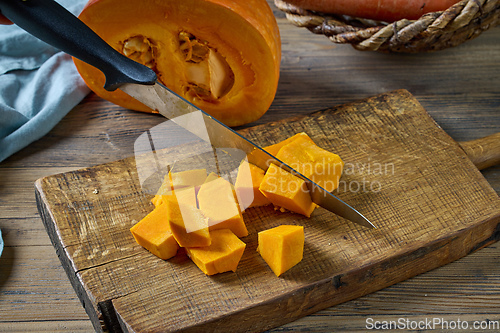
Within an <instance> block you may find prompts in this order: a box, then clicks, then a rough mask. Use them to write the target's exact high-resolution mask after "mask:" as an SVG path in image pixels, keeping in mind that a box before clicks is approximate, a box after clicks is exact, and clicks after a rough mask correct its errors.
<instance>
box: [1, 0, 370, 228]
mask: <svg viewBox="0 0 500 333" xmlns="http://www.w3.org/2000/svg"><path fill="white" fill-rule="evenodd" d="M0 12H1V13H2V14H3V15H4V16H6V17H7V18H8V19H10V20H11V21H12V22H14V23H15V24H17V25H18V26H19V27H21V28H23V29H24V30H26V31H27V32H29V33H30V34H32V35H34V36H36V37H38V38H40V39H41V40H43V41H45V42H47V43H49V44H51V45H53V46H55V47H56V48H58V49H60V50H62V51H64V52H66V53H68V54H70V55H72V56H74V57H76V58H78V59H80V60H82V61H84V62H86V63H88V64H90V65H92V66H94V67H96V68H98V69H99V70H101V71H102V72H103V74H104V75H105V77H106V83H105V86H104V88H105V89H107V90H109V91H113V90H115V89H117V88H120V89H121V90H123V91H124V92H126V93H127V94H129V95H130V96H132V97H134V98H136V99H137V100H139V101H141V102H142V103H143V104H145V105H147V106H149V107H150V108H152V109H154V110H157V111H158V112H159V113H161V114H162V115H163V116H165V117H167V118H169V119H171V120H173V121H175V119H176V117H178V116H182V115H186V114H189V113H199V115H201V117H202V119H203V122H204V125H205V127H206V129H205V128H203V130H202V132H203V133H204V134H205V135H204V136H205V137H203V135H202V136H200V137H201V139H204V140H206V141H209V143H210V144H211V145H213V146H214V147H216V148H237V149H240V150H242V151H243V152H245V153H246V154H247V156H249V157H250V158H252V160H251V161H250V162H252V163H254V164H256V165H258V166H260V167H262V168H263V169H265V168H267V166H268V165H269V163H275V164H277V165H278V166H280V167H281V168H283V169H285V170H288V171H290V172H292V173H293V174H295V175H297V176H298V177H300V178H302V179H303V180H305V181H306V183H307V185H308V188H309V190H310V193H311V197H312V199H313V202H314V203H316V204H318V205H319V206H321V207H323V208H325V209H327V210H329V211H331V212H333V213H335V214H337V215H339V216H342V217H344V218H346V219H348V220H350V221H352V222H355V223H358V224H360V225H363V226H365V227H368V228H374V225H373V224H372V223H371V222H370V221H369V220H368V219H367V218H365V217H364V216H363V215H362V214H360V213H359V212H358V211H357V210H355V209H354V208H352V207H351V206H349V205H348V204H346V203H345V202H344V201H342V200H340V199H339V198H337V197H336V196H335V195H333V194H331V193H329V192H327V191H326V190H325V189H323V188H322V187H320V186H319V185H317V184H316V183H314V182H313V181H311V180H310V179H308V178H307V177H305V176H304V175H302V174H300V173H299V172H297V171H296V170H294V169H292V168H290V167H289V166H288V165H286V164H285V163H283V162H281V161H280V160H278V159H277V158H276V157H274V156H272V155H270V154H269V153H267V152H266V151H264V150H263V149H261V148H260V147H258V146H257V145H255V144H254V143H252V142H251V141H249V140H248V139H246V138H245V137H243V136H241V135H240V134H238V133H237V132H235V131H234V130H232V129H231V128H229V127H227V126H225V125H224V124H222V123H221V122H219V121H218V120H216V119H214V118H213V117H211V116H210V115H208V114H207V113H205V112H204V111H202V110H200V109H199V108H197V107H196V106H195V105H193V104H191V103H190V102H188V101H186V100H185V99H183V98H182V97H180V96H178V95H177V94H175V93H174V92H172V91H171V90H169V89H168V88H166V87H165V86H164V85H162V84H161V83H159V82H158V81H157V77H156V74H155V72H154V71H153V70H151V69H150V68H148V67H146V66H143V65H142V64H139V63H137V62H135V61H133V60H131V59H129V58H127V57H126V56H124V55H122V54H121V53H119V52H118V51H116V50H114V49H113V48H112V47H111V46H109V45H108V44H107V43H106V42H105V41H104V40H102V39H101V38H100V37H99V36H98V35H97V34H95V33H94V32H93V31H92V30H91V29H90V28H89V27H87V26H86V25H85V24H84V23H83V22H82V21H80V20H79V19H78V18H77V17H75V16H74V15H73V14H72V13H70V12H69V11H67V10H66V9H65V8H64V7H62V6H61V5H59V4H58V3H57V2H55V1H53V0H0ZM180 118H182V117H180ZM179 125H180V126H182V127H184V128H185V129H187V130H188V131H190V132H191V133H193V134H195V135H199V133H200V128H199V126H193V124H190V123H182V122H181V123H179ZM206 133H208V138H207V137H206Z"/></svg>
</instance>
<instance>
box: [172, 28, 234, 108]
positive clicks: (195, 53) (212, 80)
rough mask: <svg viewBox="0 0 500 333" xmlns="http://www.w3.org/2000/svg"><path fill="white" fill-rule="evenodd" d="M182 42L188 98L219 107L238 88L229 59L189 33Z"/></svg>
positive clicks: (181, 37) (185, 89) (180, 39)
mask: <svg viewBox="0 0 500 333" xmlns="http://www.w3.org/2000/svg"><path fill="white" fill-rule="evenodd" d="M178 40H179V50H180V52H181V54H182V56H183V60H184V67H185V70H184V73H185V79H186V85H185V86H184V87H183V88H184V94H185V96H186V97H188V98H189V99H191V100H192V101H196V100H203V101H206V102H211V103H215V102H217V101H218V100H219V99H220V98H222V97H224V96H225V95H227V93H228V92H229V91H230V90H231V88H232V87H233V85H234V73H233V71H232V69H231V67H230V66H229V64H228V63H227V61H226V59H225V58H224V57H223V56H222V55H221V54H220V53H219V52H217V49H215V48H213V47H210V46H209V44H208V42H207V41H204V40H201V39H198V38H196V36H194V35H193V34H191V33H189V32H186V31H181V32H180V33H179V39H178Z"/></svg>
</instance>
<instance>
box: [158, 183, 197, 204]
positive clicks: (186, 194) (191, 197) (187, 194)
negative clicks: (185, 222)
mask: <svg viewBox="0 0 500 333" xmlns="http://www.w3.org/2000/svg"><path fill="white" fill-rule="evenodd" d="M174 193H175V196H176V197H177V201H178V202H179V203H182V204H184V205H189V206H193V207H198V203H197V201H196V190H195V187H194V186H190V187H183V188H180V189H178V190H175V191H170V192H169V194H164V195H156V196H155V197H154V198H153V199H151V202H153V204H154V205H155V206H158V205H161V204H162V203H164V202H166V201H167V196H172V195H174Z"/></svg>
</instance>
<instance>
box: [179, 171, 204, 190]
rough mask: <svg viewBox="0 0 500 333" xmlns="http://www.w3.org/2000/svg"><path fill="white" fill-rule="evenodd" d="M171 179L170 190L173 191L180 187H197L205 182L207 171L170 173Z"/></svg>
mask: <svg viewBox="0 0 500 333" xmlns="http://www.w3.org/2000/svg"><path fill="white" fill-rule="evenodd" d="M171 178H172V179H171V181H172V188H173V189H174V190H176V189H179V188H182V187H189V186H198V185H201V184H203V182H205V179H207V170H206V169H193V170H186V171H180V172H172V173H171Z"/></svg>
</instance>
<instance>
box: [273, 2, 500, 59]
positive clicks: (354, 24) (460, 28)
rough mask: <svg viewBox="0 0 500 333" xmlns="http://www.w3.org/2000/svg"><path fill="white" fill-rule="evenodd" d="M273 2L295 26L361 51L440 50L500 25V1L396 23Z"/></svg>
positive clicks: (456, 7)
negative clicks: (321, 11)
mask: <svg viewBox="0 0 500 333" xmlns="http://www.w3.org/2000/svg"><path fill="white" fill-rule="evenodd" d="M274 1H275V4H276V7H278V8H279V9H280V10H281V11H283V12H285V13H286V17H287V19H288V20H289V21H290V22H291V23H292V24H294V25H296V26H298V27H305V28H307V29H309V30H310V31H312V32H313V33H315V34H322V35H325V36H326V37H328V38H329V39H330V40H331V41H332V42H334V43H339V44H351V45H352V46H353V47H354V48H356V49H358V50H362V51H379V52H406V53H417V52H431V51H438V50H442V49H446V48H449V47H453V46H457V45H459V44H462V43H463V42H465V41H467V40H469V39H472V38H475V37H477V36H479V35H480V34H481V33H482V32H483V31H485V30H487V29H489V28H492V27H494V26H496V25H498V24H499V23H500V19H499V16H500V0H462V1H459V2H458V3H456V4H455V5H453V6H451V7H450V8H448V9H447V10H445V11H442V12H432V13H428V14H425V15H423V16H422V17H420V18H419V19H418V20H407V19H402V20H399V21H396V22H393V23H386V22H380V21H373V20H368V19H362V18H354V17H349V16H345V15H344V16H342V15H332V14H325V13H319V12H313V11H309V10H305V9H302V8H299V7H296V6H293V5H291V4H289V3H286V2H285V1H282V0H274ZM354 1H355V0H354Z"/></svg>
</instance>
